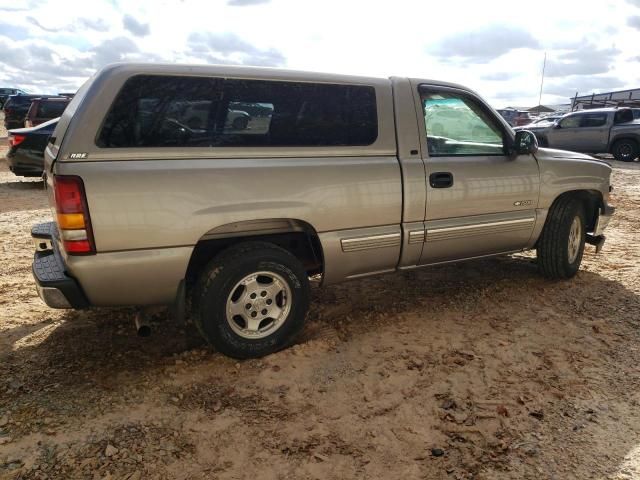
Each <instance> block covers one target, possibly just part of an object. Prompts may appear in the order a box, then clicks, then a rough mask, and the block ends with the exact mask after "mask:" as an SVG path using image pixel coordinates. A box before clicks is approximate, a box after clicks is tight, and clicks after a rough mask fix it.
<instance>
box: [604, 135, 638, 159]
mask: <svg viewBox="0 0 640 480" xmlns="http://www.w3.org/2000/svg"><path fill="white" fill-rule="evenodd" d="M611 153H612V155H613V158H615V159H616V160H619V161H621V162H633V161H634V160H635V159H636V158H638V155H639V154H640V149H639V148H638V142H636V141H635V140H633V139H630V138H623V139H622V140H617V141H616V142H615V143H614V144H613V146H612V147H611Z"/></svg>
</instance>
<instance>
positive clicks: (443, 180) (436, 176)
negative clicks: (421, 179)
mask: <svg viewBox="0 0 640 480" xmlns="http://www.w3.org/2000/svg"><path fill="white" fill-rule="evenodd" d="M429 185H431V188H449V187H452V186H453V175H452V174H451V172H435V173H432V174H431V175H429Z"/></svg>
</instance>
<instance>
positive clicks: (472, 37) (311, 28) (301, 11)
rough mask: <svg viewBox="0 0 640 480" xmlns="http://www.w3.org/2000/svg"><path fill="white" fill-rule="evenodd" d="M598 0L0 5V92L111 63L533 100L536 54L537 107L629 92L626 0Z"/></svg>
mask: <svg viewBox="0 0 640 480" xmlns="http://www.w3.org/2000/svg"><path fill="white" fill-rule="evenodd" d="M603 1H604V6H603V8H602V9H598V10H593V9H590V8H584V3H583V2H582V1H581V0H567V1H563V2H559V1H557V0H537V1H536V5H535V8H527V9H525V10H524V14H523V10H522V9H521V8H518V7H517V5H515V4H513V3H508V2H504V1H502V0H484V1H483V2H470V1H463V0H449V1H447V2H424V1H422V0H395V1H393V2H390V1H389V2H384V3H383V2H371V1H366V0H352V1H349V2H345V1H344V0H324V1H323V2H319V3H318V2H316V3H309V2H300V1H299V0H162V1H161V2H157V1H152V0H140V1H139V2H135V3H131V2H120V1H115V0H94V1H91V2H86V1H85V0H69V1H68V3H65V7H64V8H60V4H59V2H55V1H53V0H26V2H25V5H26V6H25V7H24V8H26V10H21V9H23V6H22V5H18V4H16V3H15V1H6V2H2V0H0V19H1V21H0V84H1V85H0V86H5V85H6V86H13V85H15V86H17V87H23V88H27V89H30V90H32V91H42V92H43V93H55V92H57V91H61V90H70V89H74V88H77V87H78V86H79V85H80V84H81V83H82V81H83V80H84V79H86V78H87V77H88V76H89V75H90V74H91V73H92V72H93V71H95V69H96V68H99V67H101V66H103V65H104V64H105V63H108V62H112V61H128V60H132V61H165V62H190V63H235V64H253V65H270V66H282V67H286V68H293V69H300V70H312V71H328V72H337V73H347V74H356V75H357V74H364V75H374V76H383V77H386V76H391V75H400V76H414V77H419V78H431V79H441V80H447V81H452V82H457V83H461V84H465V85H468V86H469V87H471V88H473V89H475V90H476V91H478V92H479V93H480V94H482V95H483V96H485V97H487V98H488V99H489V101H491V102H492V103H493V104H494V105H496V106H498V107H500V106H505V105H507V104H517V105H534V104H536V103H537V100H538V90H539V86H540V72H541V69H542V60H543V56H544V52H545V51H546V52H547V79H546V81H545V91H544V92H545V93H544V95H543V103H544V102H546V103H559V102H568V98H567V97H568V96H573V95H574V94H575V90H576V89H577V90H579V92H580V93H581V94H587V93H591V92H592V91H597V90H605V89H608V88H618V87H620V88H626V87H638V86H640V85H639V84H640V61H637V58H636V57H637V55H638V54H637V51H636V48H635V45H636V44H637V41H636V40H637V38H636V37H637V32H638V31H637V29H636V28H634V26H636V24H635V23H634V20H633V18H634V16H640V10H639V9H638V7H639V6H640V0H627V1H626V2H618V1H614V0H603ZM3 3H4V4H6V7H4V6H2V4H3ZM602 11H606V12H607V14H606V15H602V14H601V13H602ZM69 12H73V15H72V16H70V15H69ZM29 17H30V18H31V19H29ZM620 18H623V19H630V20H629V25H627V23H626V22H627V20H624V21H620V20H619V19H620Z"/></svg>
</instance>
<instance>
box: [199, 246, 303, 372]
mask: <svg viewBox="0 0 640 480" xmlns="http://www.w3.org/2000/svg"><path fill="white" fill-rule="evenodd" d="M254 277H255V278H254ZM266 280H271V281H272V282H271V283H268V282H267V281H266ZM267 292H268V293H267ZM278 292H279V293H278ZM265 293H266V295H265ZM309 297H310V292H309V279H308V276H307V272H306V271H305V270H304V268H303V266H302V264H301V263H300V262H299V261H298V259H297V258H296V257H294V256H293V255H291V253H289V252H288V251H286V250H284V249H282V248H280V247H278V246H276V245H273V244H271V243H266V242H247V243H243V244H239V245H237V246H235V247H232V248H230V249H229V250H225V251H224V252H222V253H221V254H220V255H218V256H217V257H216V258H214V259H213V260H212V261H211V262H209V264H208V265H207V266H206V267H205V269H204V271H203V272H202V274H201V276H200V279H199V280H198V283H197V285H196V289H195V291H194V307H195V308H194V321H195V324H196V326H197V327H198V330H200V333H201V334H202V336H203V337H204V338H205V340H207V341H208V342H209V343H210V344H212V345H213V346H214V347H215V348H216V349H217V350H218V351H220V352H222V353H224V354H225V355H228V356H230V357H233V358H240V359H241V358H257V357H262V356H264V355H268V354H270V353H274V352H277V351H278V350H281V349H283V348H285V347H287V346H289V345H291V344H292V343H293V341H294V340H295V338H296V336H297V335H298V333H300V331H301V330H302V327H303V326H304V321H305V317H306V314H307V310H308V309H309ZM249 307H251V308H249ZM265 312H266V313H265ZM278 312H279V313H278ZM234 313H235V315H234ZM271 314H273V315H276V314H277V317H276V316H273V317H271V316H270V315H271ZM250 316H252V317H254V318H250Z"/></svg>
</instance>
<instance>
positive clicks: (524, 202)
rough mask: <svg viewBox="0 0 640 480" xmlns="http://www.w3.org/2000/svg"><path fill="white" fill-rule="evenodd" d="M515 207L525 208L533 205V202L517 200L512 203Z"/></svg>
mask: <svg viewBox="0 0 640 480" xmlns="http://www.w3.org/2000/svg"><path fill="white" fill-rule="evenodd" d="M513 205H514V206H515V207H525V206H527V205H533V200H518V201H517V202H513Z"/></svg>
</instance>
